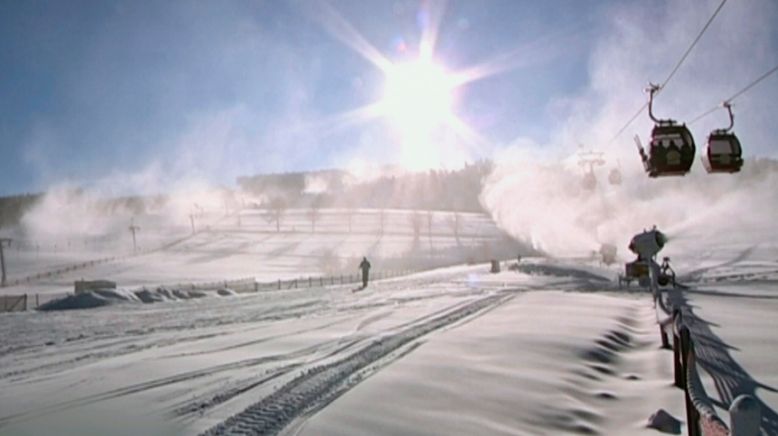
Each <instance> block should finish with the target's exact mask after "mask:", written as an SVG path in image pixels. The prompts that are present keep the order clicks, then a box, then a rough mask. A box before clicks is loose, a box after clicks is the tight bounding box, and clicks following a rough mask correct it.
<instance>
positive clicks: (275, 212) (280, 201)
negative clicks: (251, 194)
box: [270, 197, 287, 232]
mask: <svg viewBox="0 0 778 436" xmlns="http://www.w3.org/2000/svg"><path fill="white" fill-rule="evenodd" d="M286 209H287V204H286V200H284V198H283V197H273V199H272V200H270V213H271V219H272V220H273V221H275V222H276V232H281V219H282V218H283V217H284V214H285V213H286Z"/></svg>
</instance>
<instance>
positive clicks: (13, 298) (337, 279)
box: [0, 269, 418, 313]
mask: <svg viewBox="0 0 778 436" xmlns="http://www.w3.org/2000/svg"><path fill="white" fill-rule="evenodd" d="M414 272H418V271H417V270H411V269H404V270H389V271H376V272H375V273H372V274H370V280H371V281H372V280H382V279H388V278H392V277H399V276H404V275H408V274H413V273H414ZM361 282H362V275H361V274H335V275H328V276H307V277H297V278H293V279H278V280H273V281H261V282H260V281H257V280H256V279H255V278H253V277H246V278H241V279H234V280H219V281H210V282H192V283H175V284H161V285H153V286H142V287H139V288H136V289H133V291H140V290H141V289H144V288H145V289H149V288H151V289H155V288H160V287H162V288H168V289H171V290H173V289H180V290H185V291H195V290H197V291H216V290H218V289H223V288H226V289H231V290H233V291H235V292H238V293H249V292H262V291H283V290H289V289H301V288H313V287H324V286H337V285H350V284H354V283H361ZM67 295H69V293H57V294H19V295H0V313H2V312H24V311H26V310H33V309H37V308H38V307H39V306H40V305H41V304H44V303H46V302H48V301H51V300H54V299H58V298H63V297H66V296H67Z"/></svg>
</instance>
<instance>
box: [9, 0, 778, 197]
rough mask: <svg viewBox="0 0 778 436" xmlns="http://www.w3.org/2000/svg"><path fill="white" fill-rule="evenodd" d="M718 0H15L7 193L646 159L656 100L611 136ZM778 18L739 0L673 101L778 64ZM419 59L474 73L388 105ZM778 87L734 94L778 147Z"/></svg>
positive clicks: (696, 100)
mask: <svg viewBox="0 0 778 436" xmlns="http://www.w3.org/2000/svg"><path fill="white" fill-rule="evenodd" d="M718 3H719V0H690V1H681V0H661V1H655V2H644V1H638V0H613V1H607V0H602V1H598V0H564V1H563V0H557V1H544V2H539V1H529V0H526V1H522V0H486V1H479V2H473V1H467V0H451V1H448V2H442V1H438V2H427V1H423V2H420V1H405V0H399V1H394V2H392V1H378V0H371V1H360V0H347V1H334V0H333V1H330V2H323V1H315V0H292V1H269V0H268V1H262V0H254V1H231V2H197V1H113V2H105V1H77V0H73V1H69V2H57V1H13V0H9V1H0V156H2V157H1V158H0V195H9V194H17V193H27V192H39V191H44V190H48V189H52V187H54V186H57V185H61V184H76V185H79V186H101V185H112V186H115V188H114V190H115V191H117V192H133V193H151V192H160V191H165V190H166V189H167V187H168V186H169V185H171V184H175V183H180V182H181V181H182V180H186V181H189V180H197V181H199V182H204V183H210V184H217V185H228V186H229V185H233V184H234V183H235V180H236V178H237V177H238V176H244V175H253V174H256V173H263V172H282V171H302V170H311V169H321V168H350V167H354V166H359V165H365V164H401V165H409V164H410V166H415V164H420V165H418V166H419V167H420V168H414V169H423V168H424V167H428V166H429V167H434V166H454V167H455V166H457V165H461V164H462V163H463V162H465V161H469V160H475V159H479V158H493V159H499V158H500V157H501V156H504V155H506V154H511V151H512V150H519V153H520V154H526V153H530V154H533V155H543V156H555V157H561V156H564V155H565V154H566V153H567V154H569V153H574V152H575V150H576V147H578V145H579V144H584V145H586V146H588V147H593V148H597V149H602V150H604V151H606V152H607V153H611V154H613V155H614V156H618V158H619V159H624V160H625V161H626V159H630V158H632V160H631V161H630V162H632V163H633V164H634V165H639V162H637V161H634V159H635V156H633V154H634V153H633V151H634V145H632V143H631V138H632V136H633V135H634V134H635V133H640V134H641V135H643V136H645V133H646V132H647V131H648V129H650V123H649V122H648V119H647V116H645V115H644V116H642V117H640V118H639V119H638V120H637V121H636V122H635V123H634V125H633V126H630V128H629V129H627V130H626V131H625V133H624V135H622V137H620V138H618V139H617V140H616V141H611V138H612V136H613V134H614V133H615V132H616V131H617V130H618V129H619V127H621V126H622V125H623V124H624V123H625V122H626V120H627V119H628V118H629V117H630V116H631V114H632V113H633V112H634V111H635V110H636V109H637V108H639V107H640V106H641V105H642V104H643V102H644V101H645V94H644V93H643V92H642V87H644V86H645V85H646V84H647V83H648V81H650V80H652V81H655V82H658V81H661V80H662V79H663V78H664V77H665V76H666V75H667V74H668V72H669V71H670V70H671V69H672V67H673V65H674V63H675V62H677V60H678V59H679V58H680V56H681V54H682V53H683V51H684V50H685V48H686V47H687V46H688V44H689V43H690V42H691V41H692V39H693V38H694V36H695V35H696V34H697V32H699V30H700V29H701V28H702V26H703V25H704V23H705V21H706V20H707V19H708V17H709V16H710V14H711V13H712V12H713V10H714V9H715V8H716V6H717V5H718ZM775 23H778V5H777V4H776V3H775V2H774V1H773V0H729V2H728V4H726V5H725V6H724V8H723V9H722V12H721V14H720V16H719V17H717V19H716V21H714V23H713V25H712V26H711V27H710V29H709V30H708V32H707V33H706V34H705V35H704V37H703V38H702V39H701V40H700V43H699V45H698V46H697V47H696V48H695V50H694V51H693V52H692V54H691V55H690V56H689V58H688V59H687V61H686V63H684V65H683V66H682V68H681V69H680V70H679V73H678V75H677V77H676V78H674V79H673V82H672V84H670V85H669V86H668V88H667V90H666V91H665V92H663V96H662V99H663V100H662V101H661V104H660V102H658V103H657V110H658V111H660V110H661V111H663V112H662V114H660V115H662V116H663V117H664V116H673V117H674V118H680V117H693V116H695V115H697V114H699V113H701V112H704V111H705V110H706V109H708V108H709V107H710V106H711V105H714V106H715V105H716V104H717V103H718V102H720V101H721V100H723V99H724V98H726V97H728V96H729V95H731V94H732V93H734V92H735V91H737V90H738V89H740V88H742V87H743V86H745V85H746V84H747V83H748V82H750V81H751V80H752V79H754V78H756V77H758V76H759V75H760V74H761V73H763V72H765V71H767V70H768V69H770V68H771V67H773V66H775V65H776V64H778V29H777V28H776V27H778V25H776V24H775ZM433 36H434V37H433ZM425 44H427V45H425ZM429 47H431V49H429V51H425V48H429ZM420 58H424V59H427V60H429V62H430V63H434V65H436V66H437V67H439V68H440V70H441V71H446V72H448V73H447V74H449V75H448V76H441V77H442V78H447V77H455V76H456V77H464V79H463V80H461V81H460V82H457V85H456V86H455V87H453V86H452V87H451V88H450V89H449V88H445V93H447V97H450V101H448V100H446V101H447V106H448V107H447V108H446V110H445V111H444V112H445V113H444V114H442V115H440V117H438V118H435V117H430V116H429V115H430V114H429V113H428V112H430V111H431V110H432V109H435V108H434V107H433V108H432V109H430V110H427V109H429V108H427V107H426V106H425V105H423V104H422V105H421V106H422V107H414V105H416V106H418V105H419V101H418V100H414V99H410V100H399V101H400V104H399V107H394V110H393V112H392V113H387V111H386V109H385V107H386V106H380V107H378V109H376V106H375V104H376V102H384V101H386V98H387V97H386V95H387V92H388V91H387V90H389V89H396V88H397V87H396V86H395V87H394V88H392V87H390V86H389V85H388V83H391V77H396V76H390V73H389V72H388V71H389V70H388V68H393V67H387V65H398V66H399V65H406V64H413V63H414V62H417V61H418V60H419V59H420ZM391 71H394V70H391ZM458 73H461V74H459V75H457V74H458ZM465 73H471V74H465ZM414 74H415V73H414ZM415 76H418V74H416V75H415ZM437 82H440V80H437V79H436V78H435V77H433V78H432V79H431V80H429V82H425V83H423V84H421V85H419V84H413V85H412V86H411V91H412V92H415V93H417V94H422V95H427V92H428V91H429V89H428V88H434V89H437ZM446 83H448V82H446ZM400 88H401V89H405V88H407V86H406V87H403V86H400ZM441 92H443V91H441ZM449 94H450V95H449ZM432 95H437V94H434V93H433V94H432ZM395 100H396V99H395ZM395 100H392V101H395ZM776 101H778V74H776V75H775V76H773V77H771V78H769V79H767V80H766V81H765V82H764V83H762V84H760V85H759V87H758V88H755V89H754V90H753V91H751V92H749V94H747V95H744V96H743V97H742V98H741V99H739V100H738V101H737V102H736V105H735V111H736V119H737V122H736V131H737V132H738V133H739V134H740V135H741V141H742V142H743V144H744V148H745V151H746V154H747V155H758V156H774V155H775V154H776V150H777V148H776V146H775V143H776V140H778V126H776V125H775V124H776V123H775V113H776V110H778V105H776V103H775V102H776ZM422 103H424V102H422ZM365 108H367V109H368V110H364V109H365ZM370 108H372V109H373V110H372V111H371V110H369V109H370ZM420 122H422V123H427V124H434V126H426V125H425V126H419V123H420ZM725 122H726V116H725V114H723V113H718V114H713V115H711V116H710V117H707V118H706V119H704V120H702V121H701V122H700V123H699V125H695V126H694V127H695V128H698V127H699V130H695V131H694V133H695V135H696V136H698V138H697V141H698V144H699V143H702V142H703V137H704V135H705V132H706V131H707V130H710V129H712V128H715V127H717V125H723V124H725ZM420 150H422V151H420Z"/></svg>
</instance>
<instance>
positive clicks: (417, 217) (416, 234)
mask: <svg viewBox="0 0 778 436" xmlns="http://www.w3.org/2000/svg"><path fill="white" fill-rule="evenodd" d="M408 219H409V221H410V223H411V227H412V228H413V242H414V243H418V242H419V238H420V237H421V225H422V218H421V214H420V213H419V212H418V211H413V215H411V216H410V217H409V218H408Z"/></svg>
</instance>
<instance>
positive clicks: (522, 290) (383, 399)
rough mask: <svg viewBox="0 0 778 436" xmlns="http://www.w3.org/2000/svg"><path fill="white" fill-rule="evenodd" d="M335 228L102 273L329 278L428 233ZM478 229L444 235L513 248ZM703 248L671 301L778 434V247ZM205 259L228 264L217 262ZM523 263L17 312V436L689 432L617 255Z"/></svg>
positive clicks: (726, 384)
mask: <svg viewBox="0 0 778 436" xmlns="http://www.w3.org/2000/svg"><path fill="white" fill-rule="evenodd" d="M258 215H259V214H258ZM325 216H326V215H325ZM397 216H402V215H401V214H400V213H398V215H397ZM475 218H477V217H472V218H471V219H475ZM479 219H480V218H479ZM252 222H254V223H255V224H256V225H257V227H258V228H257V229H255V230H256V233H252V232H251V231H250V229H251V223H252ZM325 222H326V218H324V219H322V222H321V230H317V232H316V233H313V232H310V229H309V231H308V232H303V231H302V230H298V228H300V227H298V225H299V226H302V225H303V224H306V223H307V224H308V225H310V222H306V220H304V219H303V216H302V214H301V215H300V219H299V221H293V220H291V219H290V220H289V221H287V225H288V226H289V228H288V229H287V230H288V231H282V232H280V233H278V232H274V223H270V222H267V220H266V219H265V217H264V216H261V215H259V216H257V217H253V218H252V217H251V216H250V215H248V214H247V215H246V216H244V217H242V223H241V226H240V227H238V226H237V223H236V222H235V221H234V217H233V218H230V219H223V220H222V221H221V222H220V223H217V224H213V225H212V227H211V230H210V231H203V232H201V233H197V234H196V235H194V236H192V237H190V238H188V239H185V240H184V241H182V242H180V243H179V244H176V245H174V246H171V247H169V248H166V249H164V250H161V251H157V252H153V253H151V254H147V255H143V256H138V257H135V258H131V259H130V260H126V261H121V262H117V264H120V265H123V268H125V269H124V270H122V269H116V270H113V269H111V268H115V266H112V265H110V264H108V265H104V266H98V267H97V268H96V270H97V272H98V273H100V274H114V275H112V276H111V277H116V276H119V277H121V276H120V274H122V271H124V273H123V274H126V276H124V277H126V278H124V279H122V280H126V282H127V283H142V282H143V280H147V281H148V282H153V281H165V280H173V281H180V280H186V279H187V278H188V279H189V280H192V281H195V280H196V279H205V278H207V277H211V276H209V274H214V275H216V274H219V273H220V274H222V275H221V276H220V277H223V275H224V274H225V273H224V271H225V270H223V269H221V268H222V267H224V266H225V265H227V264H229V263H233V262H234V263H236V264H238V267H246V268H247V269H248V268H252V269H251V271H254V272H255V275H256V276H257V277H261V275H262V274H264V273H267V271H270V272H269V273H267V274H268V275H270V274H279V273H283V272H284V271H288V273H289V274H290V275H293V274H294V275H297V274H301V272H302V271H305V270H304V269H302V268H303V267H304V266H305V265H310V268H311V271H314V268H315V267H314V265H317V262H318V261H319V259H318V258H317V256H316V255H312V254H307V253H315V252H316V250H319V249H322V247H327V248H330V249H333V248H332V247H335V248H334V249H336V250H337V252H338V253H339V254H340V253H342V254H343V257H342V258H344V259H347V258H350V257H351V256H352V253H351V252H349V249H351V248H353V250H355V251H357V250H364V249H365V247H366V246H369V247H373V250H374V251H372V252H371V253H385V254H384V256H386V258H390V257H391V256H393V255H394V253H396V252H400V253H402V252H403V251H405V252H406V253H407V252H408V244H411V247H412V246H413V245H412V244H413V236H412V229H410V227H406V230H405V231H402V230H396V229H395V230H394V231H392V232H385V234H384V236H383V237H382V238H378V237H376V236H375V234H372V235H371V236H370V235H368V233H369V232H368V231H367V228H368V227H367V225H366V228H365V229H363V230H365V231H364V233H365V235H362V234H360V232H359V231H355V230H356V227H355V229H352V236H351V237H348V238H344V237H341V238H340V239H338V240H336V238H334V237H332V235H331V234H330V233H337V234H340V233H338V232H343V234H345V233H346V232H345V230H343V229H344V228H342V227H340V228H335V224H338V223H339V224H340V225H343V224H344V223H343V221H342V218H335V217H332V224H333V228H330V229H329V230H324V229H326V228H327V227H326V226H325ZM402 222H406V223H407V222H408V220H407V217H402V218H399V219H398V222H397V224H398V228H401V227H400V223H402ZM293 223H296V224H293ZM374 224H375V222H373V225H374ZM292 226H294V227H295V231H291V227H292ZM472 226H473V227H472V228H471V229H469V230H467V229H468V228H467V227H465V229H466V230H465V231H462V234H461V235H460V245H459V246H458V245H457V243H456V240H455V238H454V237H453V236H452V235H451V234H445V231H444V230H445V227H443V224H441V225H440V227H437V231H438V233H437V234H436V232H435V231H433V242H434V244H435V245H434V246H435V247H440V249H441V250H442V251H443V249H444V248H445V247H447V246H453V247H461V246H464V245H465V242H464V241H470V243H471V244H473V246H480V245H478V244H480V241H481V240H483V239H489V238H494V239H491V240H498V239H497V238H498V237H499V232H498V231H496V229H495V230H494V233H489V231H487V230H477V229H476V227H477V226H482V227H484V226H483V225H482V224H477V223H473V224H472ZM338 229H341V230H338ZM462 235H468V236H464V237H463V236H462ZM474 235H478V237H479V238H482V239H476V238H475V236H474ZM256 238H266V240H265V241H273V242H272V243H268V244H264V243H254V242H253V241H255V239H256ZM421 240H422V242H426V241H425V239H424V238H423V234H422V238H421ZM694 240H695V239H691V238H690V239H688V240H687V241H685V240H680V239H679V240H675V241H671V243H670V244H669V245H668V247H667V249H666V252H667V253H666V254H668V255H670V256H671V257H672V258H673V259H674V265H675V267H676V270H677V271H678V273H679V276H680V277H681V279H682V280H683V281H684V282H685V283H686V284H688V285H689V286H690V289H688V290H685V291H683V292H677V293H673V295H672V298H673V299H674V300H673V301H674V302H675V303H676V304H679V305H683V307H685V308H686V309H687V310H689V311H690V313H691V314H693V315H694V318H693V319H690V322H691V325H692V331H693V334H694V335H695V338H696V339H695V340H696V341H697V344H698V345H699V347H698V350H697V351H698V355H699V365H700V367H701V368H702V369H703V371H702V378H703V383H704V385H705V389H706V391H707V392H708V394H709V395H710V396H711V397H712V398H713V400H714V404H715V405H716V407H717V411H718V413H719V414H720V415H721V416H722V417H723V418H724V419H725V420H726V419H727V412H726V408H727V406H728V405H729V403H730V402H731V401H732V399H734V397H736V396H737V395H739V394H741V393H749V394H751V395H754V396H755V397H756V398H757V399H758V400H759V401H760V405H761V408H762V414H763V416H764V419H763V422H762V430H763V433H764V434H778V430H777V428H778V427H776V425H777V424H776V423H778V419H776V415H775V412H774V411H775V410H776V407H778V391H777V390H776V387H778V363H776V361H775V359H774V358H773V354H774V350H776V349H778V340H776V335H775V334H774V332H775V331H776V321H775V319H776V317H774V316H772V315H773V314H774V313H775V312H776V310H778V294H777V293H776V291H775V289H776V287H775V280H776V276H775V272H776V271H778V261H777V260H776V259H778V256H775V254H776V253H777V252H776V251H775V250H774V248H773V246H772V245H771V244H770V243H769V241H763V242H762V243H758V244H750V245H749V244H744V243H742V242H739V241H734V242H733V243H732V244H724V243H721V244H720V245H718V246H711V245H709V246H705V247H704V248H705V249H703V250H701V249H700V247H699V244H695V243H692V242H693V241H694ZM696 240H697V241H699V240H704V239H696ZM376 241H379V242H378V243H376ZM249 242H251V244H249ZM240 244H246V248H244V249H243V250H237V249H236V247H238V246H239V245H240ZM447 244H448V245H447ZM286 246H290V248H289V249H287V250H284V251H281V250H279V247H286ZM258 247H259V248H258ZM269 247H273V248H269ZM395 250H396V251H395ZM663 254H664V253H663ZM198 257H203V258H206V257H207V258H208V259H209V261H208V262H203V265H205V266H206V267H204V268H203V269H202V270H199V271H198V270H197V269H196V268H192V267H191V265H192V259H193V258H198ZM260 259H267V260H268V263H266V264H264V263H261V262H259V260H260ZM272 259H280V260H278V262H279V263H278V264H272V263H269V261H270V260H272ZM132 262H137V265H136V266H133V264H132ZM221 262H224V263H221ZM512 262H515V261H512ZM157 263H159V265H160V266H155V265H156V264H157ZM244 263H245V264H250V265H249V266H246V265H243V264H244ZM522 264H523V265H524V268H523V269H522V270H523V271H527V272H519V271H514V270H509V269H504V270H503V272H501V273H498V274H490V273H489V272H488V269H489V267H488V265H486V264H482V263H481V264H476V265H470V266H454V267H448V268H439V269H434V270H430V271H427V272H421V273H416V274H412V275H409V276H405V277H397V278H393V279H386V280H380V281H375V282H372V283H371V285H370V286H369V287H368V288H367V289H366V290H363V291H358V289H355V288H354V285H344V286H341V285H333V286H318V287H312V288H304V289H290V290H283V291H263V292H259V293H249V294H242V295H238V296H230V297H220V296H216V295H215V294H214V295H212V296H209V297H206V298H202V299H196V300H188V301H171V302H162V303H156V304H135V303H125V304H114V305H111V306H107V307H102V308H97V309H92V310H74V311H62V312H47V313H36V312H26V313H10V314H0V337H2V338H3V340H2V342H0V434H62V435H69V434H73V435H80V434H87V433H90V432H91V433H93V434H128V435H129V434H182V435H183V434H187V435H189V434H198V435H199V434H205V435H222V434H302V435H358V434H377V435H384V434H385V435H391V434H441V435H442V434H446V435H452V434H453V435H471V434H477V433H481V434H539V435H543V434H607V435H619V434H624V435H635V434H646V435H648V434H656V430H653V429H649V428H647V427H646V423H647V419H648V417H649V416H650V415H651V414H653V413H654V412H656V411H657V410H659V409H664V410H666V411H668V412H669V413H670V414H671V415H672V416H674V417H675V418H676V419H678V420H679V421H680V422H681V429H682V431H685V429H684V428H683V426H684V425H685V423H684V421H685V411H684V404H683V393H682V391H680V390H679V389H677V388H674V387H673V386H672V381H673V368H672V353H671V352H669V351H667V350H663V349H661V347H660V337H659V329H658V326H657V324H656V311H655V308H654V307H653V305H652V300H651V298H650V296H649V295H647V294H646V293H645V292H643V291H640V290H638V289H636V288H634V287H633V288H631V289H619V288H618V286H617V284H616V281H615V277H616V273H617V270H618V266H614V267H610V268H606V267H602V266H599V265H596V264H594V263H592V262H591V261H588V260H585V259H548V258H525V259H523V260H522ZM236 268H237V267H236ZM263 268H267V270H265V269H263ZM190 271H191V273H190ZM245 272H246V270H242V269H236V270H235V271H234V273H235V274H238V273H240V274H241V275H243V274H245ZM530 272H531V273H530ZM146 274H148V275H149V276H148V277H146ZM144 277H145V278H144ZM149 277H150V278H149ZM57 280H60V279H57ZM61 280H62V281H63V284H62V286H65V285H66V283H65V282H66V280H68V278H67V277H64V278H62V279H61ZM122 280H120V282H121V281H122ZM55 285H56V283H55ZM52 289H54V285H52ZM355 291H358V292H355Z"/></svg>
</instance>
